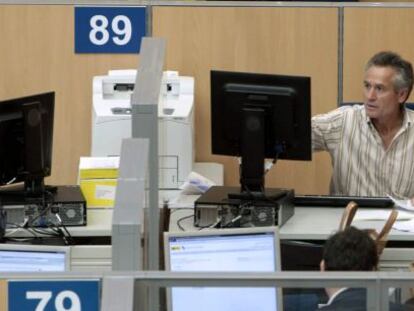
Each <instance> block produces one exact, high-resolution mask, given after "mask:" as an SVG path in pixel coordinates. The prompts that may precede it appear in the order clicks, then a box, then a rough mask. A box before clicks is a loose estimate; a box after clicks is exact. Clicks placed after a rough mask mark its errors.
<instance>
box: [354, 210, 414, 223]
mask: <svg viewBox="0 0 414 311" xmlns="http://www.w3.org/2000/svg"><path fill="white" fill-rule="evenodd" d="M390 212H391V211H390V210H389V209H359V210H358V211H357V213H356V215H355V217H354V220H368V221H369V220H387V219H388V217H389V216H390ZM412 219H414V213H412V212H408V211H400V210H399V211H398V216H397V221H399V220H412Z"/></svg>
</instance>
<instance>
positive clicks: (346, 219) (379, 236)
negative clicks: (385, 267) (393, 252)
mask: <svg viewBox="0 0 414 311" xmlns="http://www.w3.org/2000/svg"><path fill="white" fill-rule="evenodd" d="M357 210H358V204H356V203H355V202H353V201H351V202H349V203H348V205H347V206H346V207H345V210H344V212H343V214H342V218H341V222H340V224H339V230H344V229H345V228H347V227H349V226H350V225H351V223H352V220H353V219H354V217H355V214H356V212H357ZM397 216H398V211H397V210H396V209H393V210H391V213H390V216H389V217H388V219H387V221H386V222H385V224H384V227H382V229H381V231H380V232H379V233H378V232H377V231H376V230H375V229H366V231H367V232H368V233H369V235H370V236H371V237H372V239H373V240H374V241H375V243H376V244H377V250H378V254H379V255H381V254H382V252H383V250H384V248H385V245H386V244H387V239H388V235H389V233H390V231H391V229H392V226H393V224H394V223H395V221H396V220H397Z"/></svg>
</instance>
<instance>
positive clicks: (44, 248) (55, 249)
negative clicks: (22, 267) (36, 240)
mask: <svg viewBox="0 0 414 311" xmlns="http://www.w3.org/2000/svg"><path fill="white" fill-rule="evenodd" d="M2 251H5V252H19V251H20V252H28V253H30V252H32V253H64V254H65V271H56V272H55V271H53V273H59V272H60V273H61V272H67V271H70V270H71V266H70V257H71V248H70V246H60V245H56V246H55V245H36V244H9V243H0V252H2ZM30 272H32V271H27V272H23V271H22V272H15V271H13V273H30ZM50 272H51V273H52V271H50ZM39 273H42V272H39Z"/></svg>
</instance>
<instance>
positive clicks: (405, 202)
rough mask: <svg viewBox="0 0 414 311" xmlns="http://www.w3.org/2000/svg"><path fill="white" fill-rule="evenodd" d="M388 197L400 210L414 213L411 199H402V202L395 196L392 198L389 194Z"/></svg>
mask: <svg viewBox="0 0 414 311" xmlns="http://www.w3.org/2000/svg"><path fill="white" fill-rule="evenodd" d="M387 196H388V197H389V198H390V199H391V200H392V201H393V202H394V204H395V206H396V207H397V208H398V209H404V210H407V211H412V212H414V206H413V204H412V203H411V200H410V199H402V200H401V199H397V198H394V197H393V196H390V195H389V194H387Z"/></svg>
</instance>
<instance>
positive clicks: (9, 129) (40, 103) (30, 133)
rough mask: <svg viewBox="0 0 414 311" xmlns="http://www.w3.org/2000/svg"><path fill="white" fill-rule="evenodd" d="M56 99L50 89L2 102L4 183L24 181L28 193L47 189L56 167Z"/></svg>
mask: <svg viewBox="0 0 414 311" xmlns="http://www.w3.org/2000/svg"><path fill="white" fill-rule="evenodd" d="M54 99H55V93H53V92H49V93H44V94H37V95H32V96H27V97H22V98H16V99H9V100H5V101H1V102H0V146H3V147H2V148H0V185H2V186H4V185H9V184H14V183H18V182H24V189H22V190H23V192H24V193H25V194H29V195H37V194H42V192H43V191H44V177H46V176H50V174H51V168H52V142H53V113H54ZM3 193H4V192H3Z"/></svg>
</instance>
